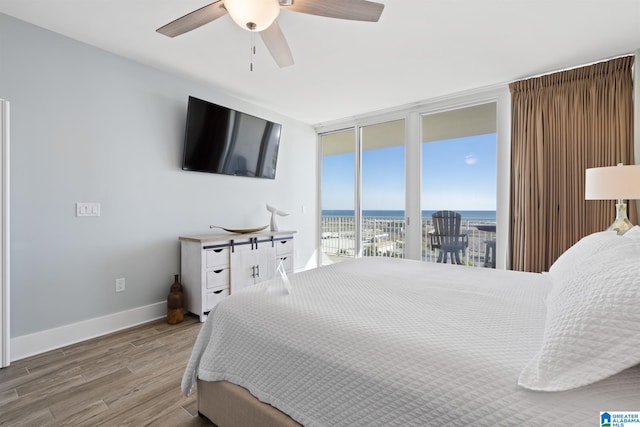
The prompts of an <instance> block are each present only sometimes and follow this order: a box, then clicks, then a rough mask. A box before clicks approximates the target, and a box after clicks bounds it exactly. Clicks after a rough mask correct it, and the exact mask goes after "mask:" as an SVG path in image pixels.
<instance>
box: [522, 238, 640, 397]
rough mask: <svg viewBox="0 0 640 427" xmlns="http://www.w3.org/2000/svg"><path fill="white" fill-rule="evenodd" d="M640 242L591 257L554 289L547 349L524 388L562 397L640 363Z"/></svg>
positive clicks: (532, 364) (528, 370)
mask: <svg viewBox="0 0 640 427" xmlns="http://www.w3.org/2000/svg"><path fill="white" fill-rule="evenodd" d="M639 349H640V240H635V239H619V240H618V241H617V242H616V244H614V245H613V246H612V247H610V248H608V249H601V250H599V251H598V252H597V253H593V254H590V255H587V256H586V257H585V258H584V259H583V260H582V261H579V268H576V269H573V272H572V273H571V274H568V275H566V276H565V277H563V278H561V279H560V280H559V283H557V284H554V287H553V288H552V290H551V292H550V294H549V298H548V299H547V321H546V324H545V332H544V337H543V343H542V348H541V349H540V350H539V351H538V353H537V354H536V355H535V356H534V357H533V359H531V360H530V361H529V363H527V365H526V366H525V368H524V370H523V371H522V372H521V374H520V377H519V379H518V384H519V385H520V386H522V387H525V388H528V389H531V390H540V391H561V390H569V389H572V388H575V387H580V386H583V385H587V384H591V383H594V382H596V381H599V380H602V379H604V378H607V377H609V376H611V375H613V374H616V373H618V372H620V371H622V370H624V369H627V368H629V367H632V366H634V365H637V364H638V363H640V351H639Z"/></svg>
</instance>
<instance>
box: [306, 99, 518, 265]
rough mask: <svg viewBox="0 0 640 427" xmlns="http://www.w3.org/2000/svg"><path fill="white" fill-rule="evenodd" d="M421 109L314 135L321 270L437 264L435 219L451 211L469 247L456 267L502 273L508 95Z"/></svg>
mask: <svg viewBox="0 0 640 427" xmlns="http://www.w3.org/2000/svg"><path fill="white" fill-rule="evenodd" d="M488 94H490V96H488ZM423 107H424V108H423V109H422V110H421V109H419V108H420V107H418V106H411V107H409V108H407V109H406V110H405V111H395V112H388V113H385V114H380V115H379V116H376V115H373V116H369V117H366V119H365V118H363V119H359V120H351V121H345V123H344V124H343V126H342V127H341V128H340V127H338V126H340V124H338V123H336V124H333V125H330V126H326V127H319V129H318V130H319V133H320V135H321V137H320V141H321V147H322V154H321V173H322V176H321V180H320V183H321V184H320V185H321V194H322V199H321V208H322V213H321V222H320V227H319V228H320V233H321V253H322V257H321V260H320V261H319V262H320V264H321V265H322V264H325V265H326V264H329V263H334V262H339V261H342V260H345V259H351V258H354V257H361V256H386V257H398V258H411V259H422V260H424V261H437V259H438V255H439V254H441V253H442V252H441V251H440V250H439V249H440V246H441V245H438V244H437V243H438V241H437V239H435V238H434V237H435V236H437V235H438V232H436V228H435V227H434V223H433V220H432V214H433V213H434V212H436V211H453V212H455V213H454V216H455V214H460V216H461V220H460V221H459V222H460V224H461V225H460V232H461V233H464V234H465V240H466V245H465V246H464V248H463V251H461V252H460V253H459V254H458V253H457V252H456V255H459V257H458V256H456V261H458V258H459V260H460V262H461V263H462V264H466V265H469V266H475V267H492V268H496V267H498V268H505V266H508V259H507V258H506V250H505V248H506V246H505V245H506V241H507V238H508V221H507V219H508V188H509V187H508V181H509V179H508V177H509V161H508V159H509V155H510V154H509V135H508V129H509V121H508V120H509V97H508V91H506V90H495V91H493V92H491V91H488V92H486V93H485V94H484V95H480V94H474V95H472V96H468V97H458V98H455V99H452V100H443V101H438V102H434V103H428V104H424V106H423ZM378 119H379V120H378ZM336 129H337V130H336ZM500 177H502V178H500ZM449 260H451V257H450V258H449ZM450 262H451V261H450Z"/></svg>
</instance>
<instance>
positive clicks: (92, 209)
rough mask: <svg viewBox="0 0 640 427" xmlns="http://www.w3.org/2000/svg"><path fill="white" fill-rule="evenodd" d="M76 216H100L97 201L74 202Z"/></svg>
mask: <svg viewBox="0 0 640 427" xmlns="http://www.w3.org/2000/svg"><path fill="white" fill-rule="evenodd" d="M76 216H100V203H99V202H78V203H76Z"/></svg>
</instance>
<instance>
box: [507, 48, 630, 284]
mask: <svg viewBox="0 0 640 427" xmlns="http://www.w3.org/2000/svg"><path fill="white" fill-rule="evenodd" d="M632 65H633V57H632V56H628V57H623V58H617V59H613V60H611V61H607V62H602V63H598V64H595V65H591V66H587V67H582V68H578V69H573V70H569V71H563V72H560V73H555V74H551V75H546V76H542V77H538V78H532V79H528V80H523V81H519V82H515V83H512V84H511V85H509V88H510V90H511V98H512V131H511V217H510V218H511V267H512V268H513V269H514V270H521V271H533V272H541V271H548V270H549V267H550V266H551V264H553V262H554V261H555V260H556V259H557V258H558V257H559V256H560V255H561V254H562V252H564V251H565V250H566V249H568V248H569V247H570V246H571V245H573V244H574V243H575V242H577V241H578V240H579V239H580V238H582V237H584V236H586V235H587V234H590V233H593V232H596V231H602V230H605V229H606V228H607V227H608V226H609V225H610V224H611V223H612V222H613V219H614V218H615V201H600V200H595V201H594V200H589V201H585V200H584V176H585V169H587V168H591V167H598V166H614V165H616V164H617V163H619V162H621V163H624V164H625V165H627V164H633V163H634V161H633V160H634V156H633V100H632V93H633V83H632V70H631V68H632ZM628 213H629V219H630V220H631V222H632V223H634V224H637V220H636V212H635V203H629V204H628Z"/></svg>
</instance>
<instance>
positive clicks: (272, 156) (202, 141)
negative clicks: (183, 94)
mask: <svg viewBox="0 0 640 427" xmlns="http://www.w3.org/2000/svg"><path fill="white" fill-rule="evenodd" d="M281 127H282V126H281V125H280V124H278V123H273V122H270V121H268V120H264V119H261V118H258V117H254V116H251V115H249V114H245V113H241V112H239V111H235V110H232V109H229V108H226V107H222V106H220V105H216V104H213V103H211V102H207V101H203V100H202V99H198V98H194V97H193V96H190V97H189V104H188V107H187V125H186V130H185V138H184V157H183V160H182V169H183V170H188V171H198V172H210V173H220V174H225V175H238V176H250V177H257V178H269V179H274V178H275V176H276V162H277V160H278V146H279V145H280V131H281Z"/></svg>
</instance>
